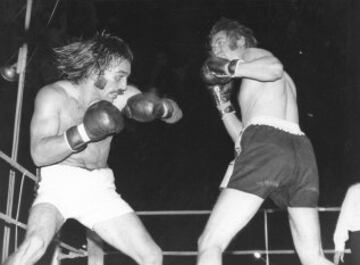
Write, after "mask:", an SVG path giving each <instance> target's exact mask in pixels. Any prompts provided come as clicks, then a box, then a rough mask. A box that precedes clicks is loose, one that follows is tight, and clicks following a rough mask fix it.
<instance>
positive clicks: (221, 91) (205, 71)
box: [202, 57, 235, 117]
mask: <svg viewBox="0 0 360 265" xmlns="http://www.w3.org/2000/svg"><path fill="white" fill-rule="evenodd" d="M215 63H219V64H218V65H220V63H221V64H222V65H226V64H227V63H229V61H228V60H226V59H222V58H218V57H211V58H209V59H208V60H206V62H205V63H204V65H203V67H202V79H203V80H204V82H205V84H206V86H207V88H208V89H209V91H210V94H211V96H212V97H213V99H214V101H215V104H216V107H217V109H218V110H219V112H220V114H221V117H222V116H223V115H225V114H226V113H233V112H235V111H234V107H233V106H232V104H231V102H230V97H231V93H232V82H231V80H232V79H231V77H230V76H228V75H225V74H222V75H217V74H216V72H214V71H213V70H214V69H213V68H214V64H215ZM218 72H219V71H218Z"/></svg>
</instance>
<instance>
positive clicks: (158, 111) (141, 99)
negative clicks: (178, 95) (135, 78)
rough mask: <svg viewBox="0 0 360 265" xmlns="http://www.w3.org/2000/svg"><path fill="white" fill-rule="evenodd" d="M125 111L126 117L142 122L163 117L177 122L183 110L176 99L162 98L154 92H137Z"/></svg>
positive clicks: (169, 121) (171, 121)
mask: <svg viewBox="0 0 360 265" xmlns="http://www.w3.org/2000/svg"><path fill="white" fill-rule="evenodd" d="M123 113H124V115H125V116H126V117H128V118H130V119H134V120H137V121H140V122H150V121H153V120H156V119H161V120H163V121H165V122H168V123H175V122H177V121H178V120H180V119H181V117H182V111H181V109H180V108H179V106H178V105H177V104H176V102H175V101H173V100H171V99H161V98H159V97H158V96H157V95H155V94H153V93H143V94H137V95H135V96H133V97H131V98H129V99H128V101H127V104H126V106H125V108H124V109H123Z"/></svg>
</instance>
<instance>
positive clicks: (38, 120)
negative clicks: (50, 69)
mask: <svg viewBox="0 0 360 265" xmlns="http://www.w3.org/2000/svg"><path fill="white" fill-rule="evenodd" d="M61 98H62V95H61V93H59V92H57V91H55V90H54V89H53V88H51V87H45V88H42V89H41V90H40V91H39V93H38V94H37V96H36V99H35V106H34V113H33V116H32V119H31V125H30V145H31V147H30V151H31V157H32V159H33V161H34V163H35V165H37V166H46V165H49V164H53V163H56V162H59V161H61V160H63V159H65V158H66V157H67V156H69V155H70V154H71V153H72V152H71V150H70V149H69V147H68V145H67V143H66V141H65V140H64V136H63V134H62V133H60V132H59V128H60V117H59V113H60V111H59V110H60V106H59V102H61ZM60 104H61V103H60Z"/></svg>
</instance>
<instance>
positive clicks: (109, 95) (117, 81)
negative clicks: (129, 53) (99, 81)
mask: <svg viewBox="0 0 360 265" xmlns="http://www.w3.org/2000/svg"><path fill="white" fill-rule="evenodd" d="M130 73H131V64H130V62H129V61H128V60H121V61H120V62H119V63H114V64H113V66H112V67H110V68H109V69H107V70H105V72H104V75H103V78H104V80H106V84H105V87H104V88H103V89H101V90H100V89H99V91H100V94H101V97H102V98H103V99H105V100H108V101H111V102H112V101H114V99H115V98H116V97H117V96H118V95H121V94H123V93H124V92H125V90H126V87H127V79H128V77H129V75H130Z"/></svg>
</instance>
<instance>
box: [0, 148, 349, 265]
mask: <svg viewBox="0 0 360 265" xmlns="http://www.w3.org/2000/svg"><path fill="white" fill-rule="evenodd" d="M0 158H1V159H2V161H4V162H6V163H7V164H8V165H9V166H10V168H11V169H10V170H11V172H14V174H12V175H11V176H12V177H14V178H16V179H17V178H19V179H20V185H19V186H18V191H17V192H15V191H14V194H15V193H17V194H18V195H19V198H18V199H17V202H18V203H17V207H16V211H15V212H16V214H15V217H13V215H14V214H10V215H9V214H6V213H2V212H0V219H1V220H2V221H3V222H5V223H6V227H7V228H8V229H11V228H12V229H13V230H14V231H15V233H14V238H13V240H12V241H14V242H15V246H14V248H16V247H17V241H18V238H17V237H18V232H17V230H18V229H22V230H25V229H26V225H25V224H24V223H23V222H20V221H19V211H20V208H21V201H22V200H21V195H22V190H23V187H24V179H25V178H27V179H30V180H31V181H32V185H35V184H36V182H37V179H38V178H37V176H36V175H35V174H33V173H31V172H30V171H28V170H27V169H26V168H24V167H23V166H21V165H20V164H19V163H18V162H16V161H14V160H13V159H12V158H11V157H9V156H8V155H6V154H5V153H4V152H2V151H0ZM14 180H15V179H14ZM339 210H340V208H339V207H319V208H318V211H319V213H324V212H339ZM282 211H283V210H280V209H261V210H260V211H259V213H258V214H259V215H262V222H263V230H264V234H263V240H264V241H263V242H264V246H265V247H264V248H263V249H261V248H260V249H251V250H228V251H225V253H224V255H237V256H239V255H251V256H253V257H254V258H255V259H259V260H262V261H263V263H264V264H266V265H270V264H271V263H270V256H271V255H295V254H296V253H295V250H294V249H276V250H275V249H270V246H269V226H270V225H269V220H268V219H269V215H271V214H274V213H276V212H282ZM137 214H138V215H139V216H140V217H145V216H153V217H154V216H165V217H170V216H186V217H187V218H189V217H191V216H200V215H201V216H202V215H209V214H210V211H209V210H183V211H181V210H176V211H138V212H137ZM179 233H181V231H179ZM86 237H87V246H86V248H85V249H83V248H76V247H73V246H71V245H69V244H66V243H64V242H62V241H60V240H59V238H58V237H56V238H55V239H54V242H55V244H56V247H55V251H54V252H53V254H52V256H53V258H52V263H51V265H60V264H61V261H62V260H65V259H77V258H87V264H88V265H103V264H104V257H105V255H115V254H119V253H120V252H118V251H109V252H105V251H104V249H103V243H102V241H101V239H100V238H99V237H98V236H97V235H96V234H94V233H93V232H91V231H90V230H88V231H87V236H86ZM3 243H4V245H6V244H5V243H6V242H5V241H4V242H3ZM4 245H3V253H2V258H3V261H4V260H5V258H6V257H7V256H8V253H4ZM6 250H7V251H8V250H9V245H7V249H6ZM324 253H325V254H332V253H334V250H333V249H324ZM345 253H350V250H348V249H347V250H346V252H345ZM163 255H164V256H165V257H166V256H175V257H184V256H196V255H197V252H196V251H195V250H194V251H172V250H164V251H163ZM73 264H77V263H76V260H74V263H73Z"/></svg>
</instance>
